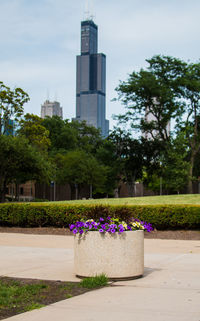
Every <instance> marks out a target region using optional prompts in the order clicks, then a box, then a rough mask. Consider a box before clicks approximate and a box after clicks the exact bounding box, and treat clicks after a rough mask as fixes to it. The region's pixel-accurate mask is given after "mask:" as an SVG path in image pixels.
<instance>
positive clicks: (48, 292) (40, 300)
mask: <svg viewBox="0 0 200 321" xmlns="http://www.w3.org/2000/svg"><path fill="white" fill-rule="evenodd" d="M13 281H15V282H18V283H20V285H27V284H41V283H42V284H45V285H47V287H45V288H44V289H41V290H40V292H39V293H37V294H36V297H35V298H34V303H36V304H40V305H43V306H46V305H49V304H52V303H55V302H58V301H61V300H66V299H68V298H71V297H73V296H76V295H80V294H83V293H86V292H88V291H92V290H94V289H86V288H83V287H81V286H80V285H79V283H78V282H61V281H47V280H38V279H37V280H36V279H24V278H11V277H0V282H1V283H3V284H6V285H7V286H9V285H12V284H13ZM96 289H97V288H96ZM32 300H33V298H30V299H28V297H27V300H26V301H27V302H20V304H17V305H12V306H11V307H7V306H6V307H5V306H3V305H2V306H1V305H0V320H2V319H5V318H9V317H11V316H13V315H16V314H19V313H23V312H25V311H26V310H27V306H28V305H29V304H32V303H33V301H32ZM29 301H30V302H29Z"/></svg>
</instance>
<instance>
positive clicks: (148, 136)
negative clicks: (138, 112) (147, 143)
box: [143, 98, 171, 139]
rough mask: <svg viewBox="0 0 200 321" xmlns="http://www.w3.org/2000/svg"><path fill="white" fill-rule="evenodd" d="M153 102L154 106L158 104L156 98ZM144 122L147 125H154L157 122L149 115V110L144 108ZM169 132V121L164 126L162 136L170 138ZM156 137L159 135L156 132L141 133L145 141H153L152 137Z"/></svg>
mask: <svg viewBox="0 0 200 321" xmlns="http://www.w3.org/2000/svg"><path fill="white" fill-rule="evenodd" d="M153 102H154V104H155V105H156V104H159V102H158V100H157V98H154V99H153ZM145 121H146V122H147V123H151V122H154V123H156V122H157V119H156V117H155V116H154V115H153V114H152V113H151V111H150V109H149V108H146V111H145ZM170 130H171V122H170V121H169V122H168V124H167V126H166V131H165V132H163V135H164V136H170ZM158 135H159V133H158V131H157V130H153V131H152V133H150V132H146V133H143V137H145V138H146V139H153V137H158Z"/></svg>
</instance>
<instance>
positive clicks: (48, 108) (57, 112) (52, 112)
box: [41, 100, 63, 118]
mask: <svg viewBox="0 0 200 321" xmlns="http://www.w3.org/2000/svg"><path fill="white" fill-rule="evenodd" d="M46 116H49V117H52V116H59V117H61V118H63V112H62V107H60V103H59V102H57V101H54V102H50V101H49V100H46V101H45V102H44V104H43V105H42V106H41V118H45V117H46Z"/></svg>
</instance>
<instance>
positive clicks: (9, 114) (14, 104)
mask: <svg viewBox="0 0 200 321" xmlns="http://www.w3.org/2000/svg"><path fill="white" fill-rule="evenodd" d="M28 101H29V97H28V94H27V93H25V92H24V91H23V90H22V89H21V88H15V89H14V90H11V89H10V88H9V87H7V86H5V85H4V83H3V82H2V81H0V135H2V134H5V133H6V132H7V131H8V132H9V130H10V129H11V125H10V120H11V119H13V120H14V122H15V123H16V122H17V121H18V120H19V118H20V117H21V115H22V114H23V110H24V109H23V106H24V104H25V103H26V102H28Z"/></svg>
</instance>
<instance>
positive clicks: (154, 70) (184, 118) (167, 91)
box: [116, 56, 200, 193]
mask: <svg viewBox="0 0 200 321" xmlns="http://www.w3.org/2000/svg"><path fill="white" fill-rule="evenodd" d="M147 62H148V64H149V66H148V68H147V70H143V69H141V70H140V71H139V72H133V73H132V74H131V75H130V76H129V79H128V80H127V81H126V82H121V83H120V85H119V86H118V88H117V89H116V90H117V92H118V97H119V99H121V100H122V101H123V103H124V104H125V105H126V108H127V112H126V113H125V114H124V115H120V116H119V117H118V119H119V121H121V122H124V121H126V122H127V121H129V122H130V125H131V128H133V129H139V130H140V131H141V132H143V133H144V132H145V133H149V134H150V135H151V138H152V139H160V140H161V141H162V142H163V143H164V144H165V143H166V142H169V140H170V136H169V134H168V131H167V124H168V123H169V122H170V121H171V120H172V119H173V121H174V123H175V127H176V128H177V131H182V130H184V131H185V133H186V137H187V138H188V145H189V153H188V154H189V155H190V158H189V164H190V166H189V170H188V175H189V181H188V192H189V193H191V192H192V174H193V168H194V161H195V157H196V155H197V154H198V152H199V150H200V134H199V133H200V132H199V130H198V127H199V112H200V63H196V64H188V63H186V62H184V61H181V60H179V59H176V58H173V57H167V56H154V57H153V58H151V59H148V60H147ZM148 114H151V115H153V120H152V121H149V120H148V117H145V116H147V115H148ZM155 134H156V135H155ZM155 136H156V137H155ZM166 148H167V145H166Z"/></svg>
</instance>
